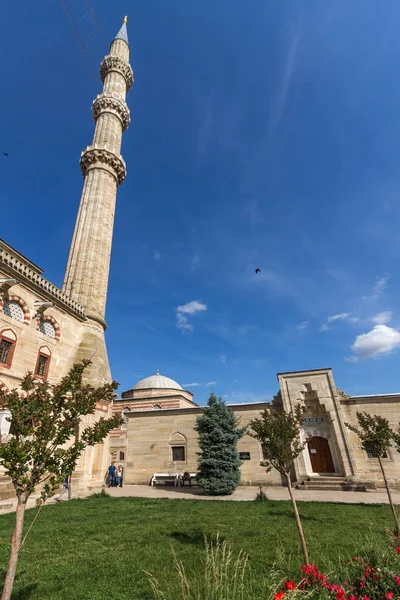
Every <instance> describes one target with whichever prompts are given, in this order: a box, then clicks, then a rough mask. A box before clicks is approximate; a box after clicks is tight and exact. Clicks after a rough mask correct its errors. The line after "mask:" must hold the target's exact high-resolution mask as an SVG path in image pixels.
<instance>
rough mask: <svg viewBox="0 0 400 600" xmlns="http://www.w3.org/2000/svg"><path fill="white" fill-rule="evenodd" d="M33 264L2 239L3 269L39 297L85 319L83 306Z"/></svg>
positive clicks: (0, 252) (0, 259)
mask: <svg viewBox="0 0 400 600" xmlns="http://www.w3.org/2000/svg"><path fill="white" fill-rule="evenodd" d="M32 264H33V263H31V262H30V261H29V260H28V259H25V258H24V257H23V256H22V255H21V254H20V253H19V252H17V251H16V250H14V249H13V248H11V246H9V245H8V244H6V243H5V242H3V241H1V240H0V267H1V269H2V271H4V272H5V273H6V274H7V275H9V276H10V277H15V278H18V281H19V282H20V283H21V284H22V285H24V286H25V287H26V288H27V289H29V290H34V291H35V292H36V293H37V294H38V297H39V298H43V299H44V300H50V301H52V302H54V304H55V305H56V306H57V307H60V308H62V309H63V310H65V311H66V312H68V313H69V314H72V315H74V316H75V317H78V318H79V319H80V320H82V321H83V320H85V319H86V316H85V311H84V310H83V307H82V306H81V305H80V304H79V303H78V302H76V301H75V300H73V299H72V298H70V296H68V295H67V294H65V293H64V292H63V291H62V290H60V289H59V288H58V287H56V286H55V285H53V284H52V283H50V281H47V279H45V278H44V277H42V275H41V273H42V271H40V270H38V269H37V268H35V269H34V268H32V266H31V265H32Z"/></svg>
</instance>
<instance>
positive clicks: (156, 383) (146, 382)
mask: <svg viewBox="0 0 400 600" xmlns="http://www.w3.org/2000/svg"><path fill="white" fill-rule="evenodd" d="M150 388H162V389H169V390H182V389H183V388H182V387H181V386H180V385H179V383H176V381H174V380H173V379H170V378H169V377H164V375H160V373H159V372H158V371H157V373H156V375H152V376H151V377H146V379H142V380H141V381H139V382H138V383H137V384H136V385H135V386H134V388H133V389H134V390H148V389H150Z"/></svg>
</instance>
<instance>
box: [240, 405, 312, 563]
mask: <svg viewBox="0 0 400 600" xmlns="http://www.w3.org/2000/svg"><path fill="white" fill-rule="evenodd" d="M302 422H303V411H302V408H301V406H300V404H298V405H297V406H296V408H295V410H294V411H291V412H288V413H287V412H285V411H281V412H276V411H269V410H267V409H266V410H264V411H263V412H262V413H261V417H260V418H257V419H253V420H252V421H250V423H249V426H250V427H251V429H252V432H251V433H250V435H252V436H253V437H254V438H256V439H257V440H258V441H259V442H260V443H261V446H262V449H263V455H264V460H263V461H262V462H261V465H262V466H263V467H266V471H267V472H268V471H270V470H271V469H272V468H274V469H276V470H277V471H278V472H279V473H280V474H281V475H282V477H283V478H284V479H285V480H286V483H287V486H288V490H289V495H290V499H291V501H292V506H293V511H294V515H295V518H296V524H297V529H298V532H299V537H300V543H301V547H302V550H303V555H304V562H305V564H306V565H308V564H310V563H309V559H308V550H307V544H306V540H305V537H304V532H303V527H302V524H301V519H300V515H299V511H298V509H297V504H296V499H295V497H294V493H293V487H292V480H291V476H290V471H291V469H292V465H293V463H294V461H295V459H296V458H297V457H298V456H299V454H300V453H301V452H302V451H303V450H304V448H305V446H306V444H307V440H306V441H304V442H301V441H300V428H301V424H302Z"/></svg>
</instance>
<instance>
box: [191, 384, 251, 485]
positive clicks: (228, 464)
mask: <svg viewBox="0 0 400 600" xmlns="http://www.w3.org/2000/svg"><path fill="white" fill-rule="evenodd" d="M195 430H196V431H197V432H198V434H199V447H200V450H201V452H199V458H198V464H199V474H198V476H197V480H198V483H199V486H200V487H201V488H202V489H203V490H204V492H205V493H206V494H207V496H228V495H230V494H232V493H233V492H234V491H235V489H236V488H237V486H238V484H239V481H240V464H241V463H240V460H239V455H238V450H237V442H238V440H239V439H240V438H241V437H242V436H243V435H244V432H245V430H246V428H245V427H242V428H239V419H238V417H237V416H236V415H235V413H234V412H233V410H232V409H231V408H229V406H227V405H226V404H225V402H224V400H223V399H222V398H217V397H216V396H215V395H214V394H211V395H210V397H209V399H208V403H207V406H206V407H205V408H204V410H203V412H202V414H201V415H200V416H199V417H197V424H196V427H195Z"/></svg>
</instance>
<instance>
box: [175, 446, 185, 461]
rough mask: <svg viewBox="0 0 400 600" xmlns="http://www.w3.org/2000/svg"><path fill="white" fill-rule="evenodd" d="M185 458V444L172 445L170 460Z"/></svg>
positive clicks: (182, 459)
mask: <svg viewBox="0 0 400 600" xmlns="http://www.w3.org/2000/svg"><path fill="white" fill-rule="evenodd" d="M184 460H185V446H172V462H178V461H184Z"/></svg>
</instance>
